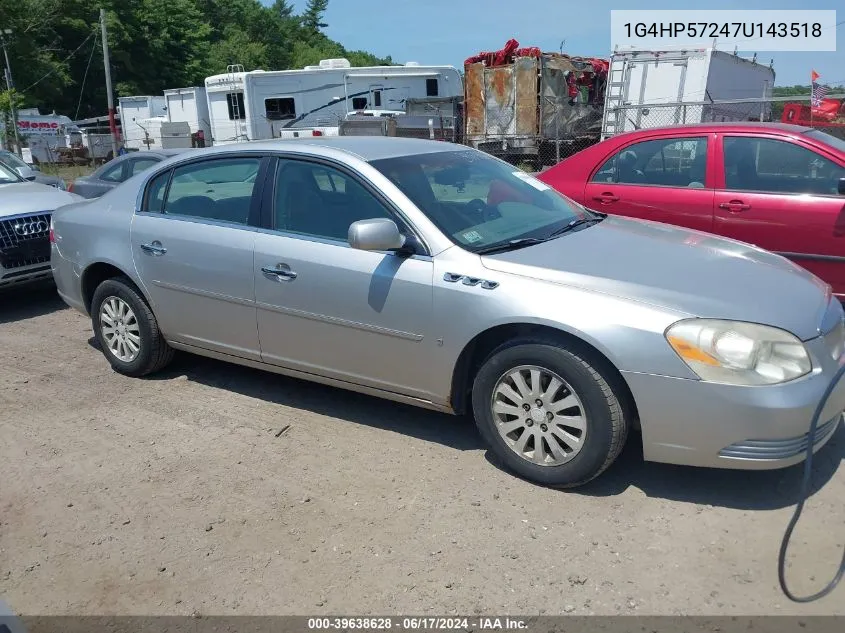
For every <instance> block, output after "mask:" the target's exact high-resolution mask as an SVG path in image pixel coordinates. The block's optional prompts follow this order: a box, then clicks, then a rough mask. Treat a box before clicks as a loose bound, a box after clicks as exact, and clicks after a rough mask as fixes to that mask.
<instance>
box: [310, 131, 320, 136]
mask: <svg viewBox="0 0 845 633" xmlns="http://www.w3.org/2000/svg"><path fill="white" fill-rule="evenodd" d="M322 135H323V133H322V132H321V131H320V130H314V131H313V132H311V136H322Z"/></svg>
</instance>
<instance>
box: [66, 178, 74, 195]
mask: <svg viewBox="0 0 845 633" xmlns="http://www.w3.org/2000/svg"><path fill="white" fill-rule="evenodd" d="M67 190H68V191H69V192H71V193H73V181H71V182H70V183H68V186H67Z"/></svg>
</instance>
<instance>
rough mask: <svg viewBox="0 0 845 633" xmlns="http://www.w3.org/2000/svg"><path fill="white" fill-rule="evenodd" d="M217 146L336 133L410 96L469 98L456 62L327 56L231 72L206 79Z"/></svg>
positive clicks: (402, 106) (401, 104)
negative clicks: (365, 63) (375, 61)
mask: <svg viewBox="0 0 845 633" xmlns="http://www.w3.org/2000/svg"><path fill="white" fill-rule="evenodd" d="M205 89H206V95H207V97H208V111H209V114H210V119H211V130H212V139H213V143H214V144H215V145H218V144H222V143H233V142H237V141H244V140H258V139H269V138H280V137H288V136H292V135H302V134H303V133H306V134H316V135H319V134H325V135H331V134H337V131H338V126H339V125H340V123H341V121H343V120H344V119H345V118H346V116H347V115H348V114H349V113H351V112H355V111H360V110H393V111H396V110H401V111H404V110H405V101H406V100H407V99H412V98H423V97H455V96H461V95H463V82H462V81H461V76H460V73H459V72H458V70H457V69H456V68H455V67H454V66H421V65H418V64H414V63H409V64H406V65H405V66H369V67H357V68H353V67H352V66H351V65H350V63H349V61H348V60H346V59H327V60H322V61H321V62H320V64H319V65H317V66H306V67H305V68H303V69H300V70H279V71H263V70H253V71H250V72H243V67H240V66H230V67H229V69H228V72H226V73H225V74H221V75H213V76H211V77H207V78H206V80H205Z"/></svg>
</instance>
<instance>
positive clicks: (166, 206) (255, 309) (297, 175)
mask: <svg viewBox="0 0 845 633" xmlns="http://www.w3.org/2000/svg"><path fill="white" fill-rule="evenodd" d="M52 223H53V245H52V268H53V273H54V276H55V279H56V283H57V285H58V289H59V293H60V294H61V296H62V297H63V299H64V300H65V301H66V302H67V303H68V304H69V305H71V306H73V307H75V308H77V309H78V310H80V311H81V312H83V313H85V314H87V315H90V318H91V321H92V326H93V330H94V334H95V336H96V338H97V341H98V342H99V344H100V347H101V349H102V352H103V354H104V355H105V357H106V359H107V360H108V362H109V363H110V364H111V366H112V367H113V368H114V369H115V370H116V371H118V372H121V373H123V374H126V375H129V376H144V375H146V374H150V373H152V372H156V371H159V370H161V369H162V368H164V367H165V366H166V365H167V364H168V363H169V362H170V360H171V358H172V357H173V353H174V350H183V351H188V352H193V353H196V354H201V355H204V356H210V357H213V358H218V359H222V360H225V361H230V362H233V363H238V364H242V365H248V366H253V367H259V368H262V369H266V370H269V371H273V372H278V373H280V374H287V375H291V376H296V377H299V378H304V379H307V380H313V381H317V382H321V383H325V384H328V385H333V386H336V387H342V388H345V389H351V390H354V391H359V392H363V393H367V394H372V395H375V396H379V397H383V398H388V399H391V400H396V401H399V402H405V403H410V404H413V405H418V406H421V407H427V408H430V409H435V410H438V411H443V412H447V413H454V414H462V413H471V414H472V415H473V416H474V418H475V421H476V423H477V425H478V428H479V430H480V433H481V435H482V436H483V437H484V439H485V440H486V442H487V444H488V445H489V447H490V448H491V449H492V451H493V452H494V453H495V454H496V455H497V456H498V457H499V458H500V461H501V462H502V463H504V464H505V465H506V466H507V467H508V468H510V469H511V470H512V471H514V472H515V473H517V474H519V475H521V476H523V477H526V478H528V479H530V480H532V481H535V482H539V483H543V484H548V485H554V486H560V487H572V486H577V485H580V484H583V483H585V482H587V481H590V480H591V479H593V478H594V477H596V476H597V475H599V474H600V473H601V472H602V471H604V470H605V469H606V468H607V467H608V466H610V464H611V463H613V461H614V460H615V459H616V457H617V456H618V454H619V452H620V451H621V450H622V447H623V445H624V444H625V442H626V440H627V438H628V435H629V431H630V430H638V431H640V433H639V434H638V435H637V437H638V438H641V441H642V449H643V453H644V456H645V459H646V460H651V461H659V462H669V463H675V464H688V465H695V466H709V467H727V468H746V469H764V468H777V467H783V466H787V465H791V464H795V463H797V462H800V461H801V460H802V459H803V451H804V449H805V447H806V442H807V441H808V426H809V421H810V417H811V415H812V413H813V410H814V408H815V406H816V405H817V403H818V401H819V399H820V397H821V395H822V392H823V391H824V389H825V387H826V386H827V384H828V382H829V380H830V377H831V376H832V374H833V373H834V372H835V371H836V369H837V367H838V363H839V362H841V361H842V360H843V358H842V355H843V334H844V333H845V330H844V329H843V309H842V307H841V305H840V303H839V302H838V301H837V300H836V299H834V298H832V296H831V293H830V289H829V288H828V287H827V286H826V285H825V284H824V283H822V282H821V281H820V280H819V279H817V278H816V277H814V276H812V275H811V274H809V273H807V272H806V271H804V270H803V269H801V268H799V267H798V266H795V265H794V264H792V263H791V262H789V261H788V260H786V259H784V258H782V257H779V256H777V255H773V254H770V253H768V252H766V251H763V250H760V249H758V248H755V247H754V246H750V245H747V244H742V243H738V242H735V241H729V240H725V239H721V238H717V237H714V236H712V235H708V234H705V233H700V232H695V231H690V230H684V229H679V228H674V227H670V226H666V225H661V224H657V223H652V222H646V221H640V220H629V219H623V218H614V217H611V216H607V215H605V214H600V213H596V212H593V211H590V210H587V209H585V208H583V207H581V206H579V205H577V204H575V203H574V202H572V201H571V200H569V199H567V198H565V197H563V196H562V195H560V194H558V193H556V192H554V191H553V190H551V189H550V188H549V187H548V186H546V185H545V184H543V183H542V182H539V181H538V180H537V179H535V178H533V177H532V176H529V175H527V174H524V173H523V172H521V171H518V170H516V169H515V168H514V167H512V166H510V165H508V164H507V163H505V162H502V161H499V160H497V159H495V158H492V157H490V156H488V155H485V154H483V153H480V152H478V151H475V150H472V149H468V148H466V147H462V146H459V145H453V144H449V143H441V142H433V141H431V142H430V141H421V140H407V139H395V138H375V137H336V138H318V139H307V140H292V141H273V142H258V143H244V144H236V145H227V146H224V147H219V148H211V149H207V150H198V151H196V152H191V153H190V155H189V156H188V155H183V156H179V157H174V158H170V159H168V160H166V161H164V162H162V163H160V164H158V165H155V166H153V167H151V168H150V169H149V170H147V171H146V172H144V173H143V174H141V175H139V176H136V177H133V178H132V179H130V180H129V181H127V182H126V183H124V184H122V185H120V186H118V187H117V188H115V189H114V190H112V191H110V192H109V193H106V194H105V195H104V196H103V197H102V198H100V199H98V200H96V201H91V202H85V203H81V204H75V205H72V206H70V207H65V208H63V209H60V210H58V211H57V212H56V213H55V214H54V215H53V218H52ZM844 408H845V388H841V389H837V391H836V392H835V393H834V396H833V397H832V398H831V399H830V402H829V403H828V405H827V408H826V410H825V411H824V417H823V424H821V425H820V426H819V429H818V432H817V435H816V436H815V444H816V447H817V448H818V447H821V446H822V445H823V444H824V443H825V442H826V441H827V440H828V439H829V438H830V437H831V436H832V435H833V433H834V432H835V430H836V428H837V426H838V425H839V424H840V421H841V417H842V411H843V409H844ZM400 425H401V423H400Z"/></svg>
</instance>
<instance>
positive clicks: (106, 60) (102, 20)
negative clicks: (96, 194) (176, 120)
mask: <svg viewBox="0 0 845 633" xmlns="http://www.w3.org/2000/svg"><path fill="white" fill-rule="evenodd" d="M100 28H101V29H102V32H103V64H104V65H105V67H106V94H107V95H108V104H109V129H110V130H111V151H112V158H116V157H117V124H116V123H115V121H114V96H113V95H112V91H111V66H110V65H109V39H108V34H107V33H106V10H105V9H100Z"/></svg>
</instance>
